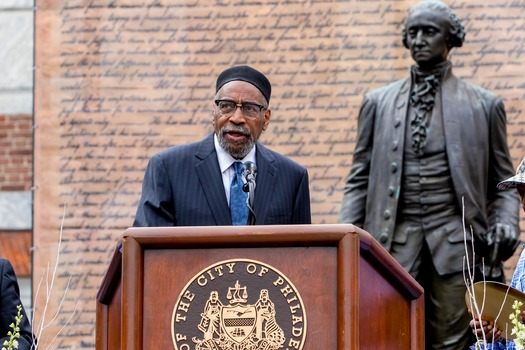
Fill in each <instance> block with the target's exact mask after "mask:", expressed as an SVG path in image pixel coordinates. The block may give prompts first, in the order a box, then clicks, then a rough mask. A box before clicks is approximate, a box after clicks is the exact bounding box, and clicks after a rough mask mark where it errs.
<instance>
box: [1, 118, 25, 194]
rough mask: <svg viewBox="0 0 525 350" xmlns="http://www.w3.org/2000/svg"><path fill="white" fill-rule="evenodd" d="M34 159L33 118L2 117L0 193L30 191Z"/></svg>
mask: <svg viewBox="0 0 525 350" xmlns="http://www.w3.org/2000/svg"><path fill="white" fill-rule="evenodd" d="M32 159H33V136H32V117H31V116H30V115H0V168H1V169H2V170H1V171H0V191H29V190H30V189H31V183H32Z"/></svg>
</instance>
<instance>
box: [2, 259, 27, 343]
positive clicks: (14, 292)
mask: <svg viewBox="0 0 525 350" xmlns="http://www.w3.org/2000/svg"><path fill="white" fill-rule="evenodd" d="M0 278H1V280H0V337H1V338H0V346H3V344H4V341H6V340H9V337H8V336H7V333H8V332H9V331H12V330H13V329H12V328H11V327H10V325H11V324H12V323H14V322H15V317H16V316H17V314H18V310H17V306H18V305H22V302H21V301H20V288H19V287H18V282H17V279H16V275H15V271H14V270H13V267H12V266H11V263H10V262H9V261H7V260H5V259H1V258H0ZM22 315H23V316H24V317H23V318H22V321H21V323H20V338H18V350H29V349H30V348H31V344H32V342H33V340H32V339H33V333H32V330H31V325H30V323H29V320H28V319H27V314H26V312H25V310H24V308H23V306H22Z"/></svg>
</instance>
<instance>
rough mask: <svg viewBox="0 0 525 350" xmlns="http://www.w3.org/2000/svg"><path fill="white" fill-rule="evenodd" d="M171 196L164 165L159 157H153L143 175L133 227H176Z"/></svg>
mask: <svg viewBox="0 0 525 350" xmlns="http://www.w3.org/2000/svg"><path fill="white" fill-rule="evenodd" d="M171 194H172V190H171V185H170V181H169V176H168V174H167V169H166V164H164V162H163V160H162V159H161V157H160V156H159V155H155V156H153V157H152V158H151V159H150V161H149V163H148V166H147V168H146V172H145V174H144V179H143V181H142V195H141V198H140V201H139V205H138V207H137V213H136V215H135V221H134V222H133V226H135V227H156V226H177V222H176V219H175V216H174V208H173V199H172V198H171Z"/></svg>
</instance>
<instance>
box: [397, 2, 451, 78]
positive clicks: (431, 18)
mask: <svg viewBox="0 0 525 350" xmlns="http://www.w3.org/2000/svg"><path fill="white" fill-rule="evenodd" d="M449 26H450V23H449V20H448V18H447V17H446V16H445V14H443V13H441V12H439V11H434V12H433V11H431V10H430V9H417V10H415V11H414V12H413V13H411V14H410V16H409V18H408V21H407V23H406V32H407V44H408V48H409V49H410V54H411V56H412V58H413V59H414V61H416V63H417V64H418V66H419V67H421V68H423V69H431V68H433V67H435V66H436V65H437V64H439V63H441V62H444V61H446V60H447V56H448V53H449V51H450V50H449V48H448V45H447V40H448V35H449V34H448V33H449Z"/></svg>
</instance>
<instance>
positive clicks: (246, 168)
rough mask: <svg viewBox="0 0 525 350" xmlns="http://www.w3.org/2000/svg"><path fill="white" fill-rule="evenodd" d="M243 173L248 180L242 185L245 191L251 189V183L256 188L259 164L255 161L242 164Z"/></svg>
mask: <svg viewBox="0 0 525 350" xmlns="http://www.w3.org/2000/svg"><path fill="white" fill-rule="evenodd" d="M241 174H242V176H243V177H244V179H245V180H246V183H245V184H244V185H243V186H242V190H243V191H244V192H249V191H250V187H249V186H250V184H253V186H254V188H255V176H257V166H256V165H255V163H254V162H246V163H244V164H243V165H242V168H241Z"/></svg>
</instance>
